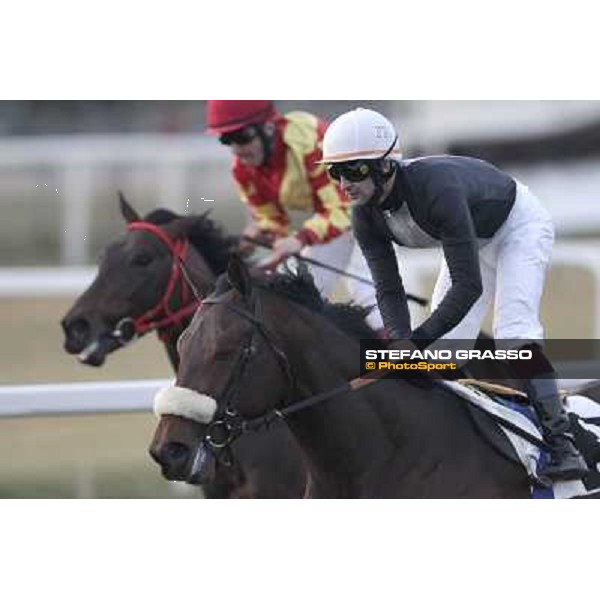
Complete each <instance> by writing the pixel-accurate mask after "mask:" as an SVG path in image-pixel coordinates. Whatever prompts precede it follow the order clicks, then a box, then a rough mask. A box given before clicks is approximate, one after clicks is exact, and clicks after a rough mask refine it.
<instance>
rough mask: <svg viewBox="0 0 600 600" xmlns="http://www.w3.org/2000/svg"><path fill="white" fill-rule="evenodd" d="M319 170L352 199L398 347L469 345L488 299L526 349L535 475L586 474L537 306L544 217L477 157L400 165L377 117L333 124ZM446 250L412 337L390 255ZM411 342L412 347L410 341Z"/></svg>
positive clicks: (504, 331)
mask: <svg viewBox="0 0 600 600" xmlns="http://www.w3.org/2000/svg"><path fill="white" fill-rule="evenodd" d="M322 162H323V163H325V164H327V165H328V169H329V174H330V176H331V177H332V178H333V179H335V180H336V181H339V182H340V185H341V187H342V189H343V191H344V192H345V193H346V194H347V195H348V196H349V198H350V199H351V201H352V207H353V209H352V213H353V214H352V223H353V228H354V233H355V235H356V238H357V240H358V243H359V245H360V248H361V250H362V252H363V254H364V255H365V258H366V260H367V264H368V265H369V268H370V270H371V274H372V276H373V281H374V282H375V285H376V288H377V302H378V305H379V309H380V312H381V315H382V317H383V321H384V324H385V326H386V329H387V330H388V332H389V334H390V336H391V337H393V338H395V339H397V340H401V341H400V342H398V344H399V345H400V346H402V347H406V344H407V343H409V344H414V345H416V346H417V347H419V348H424V347H425V346H428V345H430V344H431V343H433V342H434V341H436V340H438V339H441V338H445V339H455V340H458V339H463V340H474V339H475V338H476V337H477V335H478V333H479V331H480V328H481V323H482V321H483V318H484V316H485V313H486V311H487V307H488V306H489V304H490V302H491V301H492V299H495V305H494V337H495V338H496V339H497V340H501V342H500V341H499V342H498V343H501V344H502V345H504V346H509V347H512V348H523V347H527V349H530V350H531V351H532V360H529V361H523V360H522V361H511V367H512V369H513V371H514V373H515V376H516V377H517V378H519V379H524V380H526V390H527V393H528V396H529V398H530V401H531V404H532V406H533V407H534V409H535V410H536V412H537V414H538V416H539V418H540V422H541V426H542V431H543V435H544V439H545V441H546V442H547V443H548V445H549V447H550V457H551V460H550V462H549V463H548V464H547V465H546V466H545V468H544V469H543V470H542V472H540V473H539V475H540V476H542V477H546V478H547V479H553V480H559V479H578V478H580V477H582V476H583V475H584V474H585V473H586V472H587V466H586V463H585V461H584V460H583V458H582V456H581V455H580V453H579V452H578V451H577V449H576V448H575V446H574V445H573V442H572V439H571V433H570V428H569V421H568V418H567V416H566V413H565V411H564V409H563V408H562V405H561V402H560V399H559V394H558V389H557V385H556V374H555V372H554V370H553V368H552V366H551V364H550V362H549V361H548V359H547V358H546V357H545V355H544V353H543V352H542V349H541V343H542V339H543V336H544V331H543V327H542V325H541V323H540V320H539V307H540V301H541V295H542V291H543V286H544V280H545V276H546V270H547V267H548V265H549V262H550V256H551V251H552V246H553V241H554V226H553V223H552V221H551V218H550V215H549V214H548V212H547V211H546V210H545V208H544V207H543V206H542V205H541V203H540V202H539V201H538V200H537V198H536V197H535V196H534V195H533V194H532V193H531V192H530V191H529V190H528V188H527V187H525V186H524V185H522V184H521V183H519V182H517V181H516V180H515V179H514V178H512V177H511V176H510V175H508V174H507V173H504V172H503V171H500V170H499V169H497V168H496V167H494V166H493V165H491V164H489V163H487V162H485V161H482V160H477V159H474V158H467V157H459V156H429V157H422V158H418V159H415V160H402V159H401V154H400V144H399V140H398V134H397V132H396V130H395V128H394V126H393V125H392V124H391V123H390V121H388V119H386V118H385V117H384V116H383V115H381V114H379V113H377V112H375V111H372V110H367V109H362V108H358V109H355V110H352V111H350V112H347V113H345V114H343V115H341V116H340V117H338V118H337V119H336V120H335V121H333V122H332V123H331V125H330V126H329V128H328V129H327V131H326V133H325V137H324V139H323V159H322ZM394 244H397V245H400V246H406V247H414V248H426V247H441V248H442V250H443V254H444V259H443V262H442V268H441V272H440V274H439V277H438V280H437V283H436V286H435V290H434V293H433V298H432V314H431V315H430V317H429V318H428V319H426V320H425V322H424V323H422V324H421V325H420V326H419V327H417V329H415V330H414V331H411V325H410V318H409V312H408V307H407V302H406V295H405V292H404V288H403V285H402V279H401V277H400V274H399V271H398V265H397V261H396V255H395V253H394V249H393V245H394ZM407 340H408V342H407Z"/></svg>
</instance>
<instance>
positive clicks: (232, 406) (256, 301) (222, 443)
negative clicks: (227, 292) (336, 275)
mask: <svg viewBox="0 0 600 600" xmlns="http://www.w3.org/2000/svg"><path fill="white" fill-rule="evenodd" d="M202 304H203V305H205V304H206V305H210V304H213V305H216V304H220V305H222V306H224V307H225V308H227V309H228V310H230V311H232V312H234V313H236V314H237V315H239V316H241V317H242V318H244V319H245V320H246V321H249V322H250V323H251V324H252V329H251V331H250V334H249V335H248V336H247V337H246V339H245V341H244V343H243V344H242V346H241V348H240V352H239V353H238V355H237V356H236V359H235V362H234V364H233V368H232V370H231V374H230V376H229V378H228V380H227V382H226V384H225V387H224V389H223V391H222V393H221V394H220V396H219V398H218V400H217V405H218V406H223V409H222V410H221V411H219V412H218V413H217V415H216V416H217V418H216V419H214V420H213V421H211V423H210V424H209V425H208V428H207V431H206V434H205V435H204V439H203V440H202V443H203V444H204V445H205V446H206V447H207V448H209V449H210V450H211V452H212V453H213V455H214V456H215V457H216V458H217V459H218V460H220V461H221V462H225V463H226V464H230V462H229V461H230V453H229V452H227V453H226V454H227V456H225V455H224V453H225V451H226V450H227V451H229V450H230V448H231V444H232V443H233V442H234V441H235V440H236V439H238V438H239V437H240V436H241V435H242V434H243V433H244V431H246V430H247V429H250V428H252V429H258V426H257V425H258V421H260V425H261V426H266V425H268V423H269V422H271V421H272V420H273V418H283V417H284V415H283V413H282V411H281V410H277V409H275V410H271V411H269V412H268V413H267V415H264V416H261V417H258V418H257V419H247V418H245V417H244V416H242V415H241V414H240V413H239V411H238V409H237V406H236V404H237V399H238V397H239V393H240V390H241V389H242V385H241V382H242V378H243V376H244V372H245V370H246V367H247V366H248V363H249V361H250V359H251V358H252V356H253V355H254V354H255V353H256V348H257V345H256V338H257V335H256V334H258V335H259V336H260V337H261V338H262V339H263V340H264V341H265V342H266V344H267V347H268V348H269V350H270V351H271V352H272V353H273V355H274V356H275V358H276V360H277V364H278V365H279V367H280V369H281V371H282V372H283V374H284V375H285V379H286V382H287V388H286V399H285V401H284V404H283V406H284V408H283V410H285V407H289V406H290V405H291V403H292V400H293V399H294V397H295V396H296V394H297V392H298V385H297V380H296V378H295V377H294V374H293V371H292V367H291V365H290V362H289V360H288V358H287V356H286V354H285V352H284V351H283V350H281V348H279V346H278V345H277V343H276V342H275V340H274V338H273V335H272V334H271V333H270V332H269V330H268V329H267V327H266V325H265V324H264V322H263V318H262V317H263V314H262V305H261V303H260V298H259V297H258V295H256V294H254V293H253V294H252V295H251V297H250V301H249V306H250V310H248V309H246V308H242V307H240V306H237V305H235V304H232V303H230V302H226V301H225V300H223V297H222V296H216V297H215V296H210V297H208V298H205V299H204V301H203V302H202ZM268 416H270V417H271V418H270V419H269V418H268Z"/></svg>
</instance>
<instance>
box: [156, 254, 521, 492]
mask: <svg viewBox="0 0 600 600" xmlns="http://www.w3.org/2000/svg"><path fill="white" fill-rule="evenodd" d="M228 279H229V286H228V283H227V282H225V281H222V280H220V282H219V284H218V286H217V288H218V292H217V293H215V294H213V295H212V296H211V297H209V298H208V299H207V300H205V302H203V305H202V307H201V308H200V309H199V311H198V312H197V313H196V315H195V317H194V320H193V321H192V323H191V325H190V327H189V328H188V329H187V330H186V332H185V333H184V335H183V336H182V337H181V338H180V340H179V345H180V354H181V364H180V367H179V370H178V373H177V380H176V385H175V386H173V387H171V388H166V389H165V390H162V391H161V392H159V394H158V395H157V397H156V399H155V412H156V413H157V414H158V415H159V416H160V417H161V419H160V422H159V425H158V428H157V431H156V434H155V437H154V440H153V441H152V444H151V446H150V453H151V455H152V457H153V458H154V459H155V460H156V461H157V462H159V463H160V464H161V466H162V468H163V470H167V471H172V472H174V473H177V475H178V476H180V477H186V478H194V477H198V476H201V474H202V473H203V472H204V471H209V472H210V471H211V470H212V469H213V468H214V465H215V464H218V462H219V460H220V457H221V456H222V455H223V453H224V452H226V451H227V448H228V447H229V445H230V444H231V443H233V442H234V440H235V439H237V438H238V436H239V439H240V440H243V439H244V437H246V436H247V435H249V434H248V431H249V430H250V431H251V430H252V429H253V425H256V424H259V423H268V422H271V421H272V420H273V419H275V420H277V417H278V416H279V417H282V416H284V415H285V418H286V421H287V424H288V426H289V427H290V429H291V431H292V433H293V434H294V436H295V437H296V439H297V441H298V443H299V444H300V446H301V447H302V449H303V450H304V453H305V455H306V457H307V461H308V465H309V471H310V474H311V481H312V487H311V491H312V494H311V495H312V496H313V497H349V498H373V497H399V498H417V497H418V498H525V497H528V496H529V491H530V488H529V481H528V478H527V475H526V473H525V471H524V469H523V468H522V467H521V466H520V465H517V464H516V463H513V462H512V461H511V460H509V459H508V458H505V457H504V456H503V455H501V454H500V453H499V452H497V451H496V450H495V449H493V448H492V447H491V446H489V445H488V444H487V442H486V441H484V440H483V439H482V438H481V437H480V434H479V433H478V431H477V429H476V427H475V425H474V423H473V421H472V420H471V417H470V414H469V412H468V410H467V407H466V406H465V404H464V403H463V401H461V400H460V399H458V398H457V397H455V396H454V395H453V394H452V393H451V392H449V391H448V390H447V389H445V388H442V387H438V386H436V385H434V384H433V383H431V382H421V383H420V384H415V383H411V382H407V381H403V380H391V381H389V380H385V381H380V382H378V383H376V384H372V385H370V386H365V387H363V388H361V389H360V390H359V391H356V392H354V393H346V394H344V395H338V396H337V397H334V398H331V399H329V400H327V401H324V402H318V403H317V402H316V401H315V402H314V403H312V404H310V405H309V404H307V403H305V404H304V406H303V409H302V410H297V411H296V412H294V409H295V408H297V407H298V406H300V404H299V403H302V401H303V400H304V401H306V400H307V399H309V398H311V399H313V400H314V399H315V398H316V399H318V398H319V395H321V394H323V393H324V392H326V391H327V390H331V389H335V388H338V387H340V388H341V389H344V384H345V383H346V382H348V381H349V380H352V379H354V378H355V377H357V376H358V374H359V339H360V338H366V337H371V338H372V337H374V336H373V334H372V332H370V331H368V329H367V328H366V326H365V324H364V320H363V317H364V313H363V312H361V311H359V312H358V314H354V316H353V315H352V312H353V311H352V310H351V309H350V308H348V307H341V308H336V307H335V306H334V305H330V304H329V303H327V302H325V301H322V300H321V298H320V296H319V294H318V292H317V291H316V289H315V288H314V284H313V283H312V280H309V278H308V277H307V275H306V274H304V275H302V276H291V275H288V276H281V275H274V276H272V277H271V278H267V279H264V280H260V281H256V280H253V279H251V278H250V276H249V273H248V272H247V270H246V268H245V267H244V265H243V264H242V263H241V261H238V260H232V263H231V264H230V267H229V272H228ZM311 402H312V401H311ZM169 432H171V433H172V434H173V435H169ZM175 448H176V454H177V459H176V460H172V456H173V454H175V452H173V450H174V449H175Z"/></svg>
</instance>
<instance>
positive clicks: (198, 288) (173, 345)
mask: <svg viewBox="0 0 600 600" xmlns="http://www.w3.org/2000/svg"><path fill="white" fill-rule="evenodd" d="M185 269H186V273H187V275H188V276H189V278H190V281H191V284H192V285H193V286H194V288H195V291H194V289H192V290H191V293H192V295H193V294H194V293H195V292H197V293H198V295H199V296H200V297H201V298H205V297H206V296H208V295H209V294H210V293H211V292H212V291H213V289H214V287H215V282H216V279H217V275H216V274H215V273H214V272H213V271H212V269H211V268H210V267H209V266H208V263H207V262H206V261H205V260H204V258H203V257H202V256H201V255H200V253H199V252H198V250H196V248H194V246H193V245H191V244H190V245H189V250H188V255H187V259H186V261H185ZM184 277H185V275H184ZM188 283H189V282H188ZM193 316H194V315H193V314H191V315H188V316H186V317H184V318H183V319H182V320H181V321H180V322H179V323H177V324H176V325H169V326H168V327H165V328H163V329H161V330H159V331H158V333H159V334H160V338H161V340H162V342H163V344H164V346H165V351H166V353H167V357H168V359H169V362H170V363H171V366H172V367H173V370H174V371H175V372H177V369H178V367H179V353H178V352H177V340H178V339H179V336H180V335H181V334H182V332H183V331H184V329H186V328H187V326H188V325H189V324H190V322H191V320H192V318H193Z"/></svg>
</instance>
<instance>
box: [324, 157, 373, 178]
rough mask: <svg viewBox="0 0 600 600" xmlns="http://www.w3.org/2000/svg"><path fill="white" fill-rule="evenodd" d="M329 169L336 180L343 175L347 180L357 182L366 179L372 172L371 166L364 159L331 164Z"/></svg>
mask: <svg viewBox="0 0 600 600" xmlns="http://www.w3.org/2000/svg"><path fill="white" fill-rule="evenodd" d="M327 171H328V172H329V176H330V177H331V179H334V180H335V181H340V180H341V179H342V177H343V178H344V179H345V180H346V181H351V182H352V183H357V182H359V181H364V180H365V179H366V178H367V177H368V176H369V175H370V174H371V166H370V165H369V163H367V162H364V161H353V162H345V163H335V164H333V165H329V166H328V167H327Z"/></svg>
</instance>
